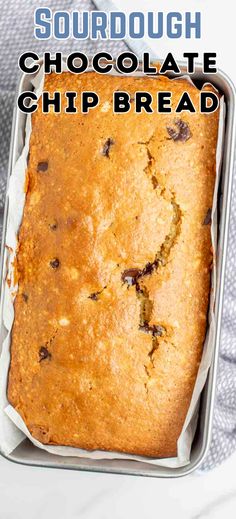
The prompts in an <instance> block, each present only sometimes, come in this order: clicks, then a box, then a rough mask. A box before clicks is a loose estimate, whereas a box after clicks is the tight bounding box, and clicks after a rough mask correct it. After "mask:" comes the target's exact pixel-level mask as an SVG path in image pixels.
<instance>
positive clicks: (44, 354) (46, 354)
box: [39, 346, 52, 362]
mask: <svg viewBox="0 0 236 519" xmlns="http://www.w3.org/2000/svg"><path fill="white" fill-rule="evenodd" d="M51 357H52V354H51V353H50V351H48V349H47V348H46V347H45V346H41V348H40V350H39V362H41V361H42V360H45V359H49V360H50V359H51Z"/></svg>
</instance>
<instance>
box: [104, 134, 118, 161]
mask: <svg viewBox="0 0 236 519" xmlns="http://www.w3.org/2000/svg"><path fill="white" fill-rule="evenodd" d="M113 144H115V141H113V139H111V138H110V137H109V138H108V139H107V140H106V142H105V144H104V146H103V149H102V155H104V157H107V158H108V159H109V158H110V155H109V153H110V148H111V146H113Z"/></svg>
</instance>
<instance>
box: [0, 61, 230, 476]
mask: <svg viewBox="0 0 236 519" xmlns="http://www.w3.org/2000/svg"><path fill="white" fill-rule="evenodd" d="M64 70H66V67H65V66H64ZM112 74H114V75H116V74H117V72H116V71H112ZM136 75H139V76H140V75H143V74H142V73H136ZM187 79H188V80H189V77H188V76H187ZM155 80H156V81H157V80H158V79H157V78H155ZM176 80H178V78H177V79H174V80H173V81H176ZM43 84H44V74H43V70H42V69H40V71H39V72H38V74H37V75H36V76H35V78H34V79H33V80H32V85H33V87H34V89H35V92H36V94H37V97H38V98H39V97H40V95H41V93H42V90H43ZM224 116H225V107H224V100H223V98H221V100H220V118H219V132H218V143H217V150H216V183H215V190H214V197H213V206H212V224H211V237H212V244H213V250H214V251H216V247H217V201H218V185H219V177H220V166H221V157H222V146H223V133H224ZM30 134H31V116H30V115H28V116H27V120H26V128H25V145H24V147H23V150H21V153H20V156H19V158H18V160H17V162H16V164H14V165H13V171H12V174H11V177H10V183H9V189H8V197H9V211H8V221H7V232H6V246H7V250H8V253H7V254H5V256H6V258H5V260H6V262H7V265H6V266H5V272H7V271H8V275H7V277H8V279H10V280H11V283H9V282H7V280H5V282H4V287H3V300H2V330H1V336H2V338H3V346H2V353H1V357H0V380H1V385H0V446H1V450H2V452H3V453H4V454H6V455H8V454H10V453H11V452H12V451H13V450H14V449H15V448H16V447H17V446H18V445H19V444H20V443H21V442H22V441H23V440H24V439H25V437H26V436H27V437H28V438H29V439H30V440H31V442H32V443H33V444H34V445H36V447H39V448H40V449H44V450H46V451H48V452H50V453H52V454H57V455H61V456H78V457H83V458H90V459H97V460H98V459H115V458H116V459H131V460H137V461H142V462H145V463H149V464H150V463H151V464H155V465H161V466H165V467H173V468H176V467H181V466H183V465H186V464H188V463H189V457H190V450H191V445H192V441H193V437H194V433H195V429H196V425H197V418H198V406H199V398H200V394H201V391H202V389H203V386H204V384H205V382H206V377H207V373H208V370H209V367H210V364H211V359H212V353H213V348H214V336H215V316H214V312H213V305H214V300H215V291H216V262H215V254H214V258H213V269H212V289H211V296H210V306H209V325H208V331H207V335H206V339H205V344H204V349H203V355H202V360H201V363H200V367H199V371H198V375H197V379H196V383H195V387H194V391H193V395H192V400H191V403H190V407H189V410H188V413H187V416H186V419H185V423H184V426H183V430H182V432H181V435H180V437H179V440H178V455H177V457H176V458H167V459H154V458H147V457H143V456H135V455H131V454H120V453H116V452H106V451H92V452H90V451H86V450H83V449H77V448H75V447H63V446H53V445H43V444H42V443H40V442H39V441H37V440H35V439H34V438H33V437H32V436H31V434H30V432H29V431H28V429H27V427H26V425H25V423H24V422H23V420H22V418H21V416H20V415H19V414H18V412H17V411H16V410H15V409H14V408H13V407H12V406H11V405H10V404H9V403H8V400H7V393H6V392H7V378H8V370H9V363H10V343H11V328H12V324H13V321H14V306H13V302H14V297H15V294H16V291H17V286H15V285H14V279H13V262H14V258H15V255H16V249H17V234H18V230H19V227H20V224H21V220H22V215H23V209H24V204H25V191H24V184H25V174H26V169H27V157H28V151H29V140H30ZM9 285H10V286H9Z"/></svg>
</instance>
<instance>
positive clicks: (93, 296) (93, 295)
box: [88, 292, 100, 301]
mask: <svg viewBox="0 0 236 519" xmlns="http://www.w3.org/2000/svg"><path fill="white" fill-rule="evenodd" d="M99 294H100V292H92V294H90V296H88V298H89V299H92V300H93V301H97V300H98V295H99Z"/></svg>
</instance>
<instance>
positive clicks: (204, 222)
mask: <svg viewBox="0 0 236 519" xmlns="http://www.w3.org/2000/svg"><path fill="white" fill-rule="evenodd" d="M209 223H211V209H208V211H207V214H206V216H205V218H204V220H203V225H209Z"/></svg>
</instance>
